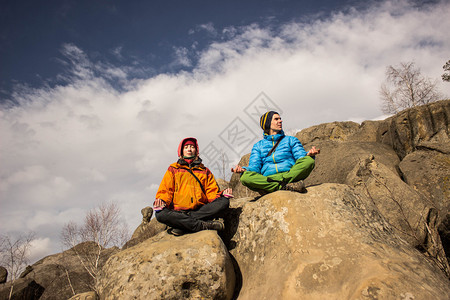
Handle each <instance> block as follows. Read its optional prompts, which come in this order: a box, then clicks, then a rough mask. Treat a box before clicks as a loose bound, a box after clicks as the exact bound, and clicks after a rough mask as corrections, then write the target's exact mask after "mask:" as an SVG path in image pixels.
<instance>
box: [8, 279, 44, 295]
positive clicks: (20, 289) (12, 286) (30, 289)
mask: <svg viewBox="0 0 450 300" xmlns="http://www.w3.org/2000/svg"><path fill="white" fill-rule="evenodd" d="M43 292H44V287H42V286H41V285H40V284H38V283H37V282H36V281H34V280H33V279H30V278H18V279H16V280H14V281H8V282H7V283H5V284H2V286H1V288H0V299H11V300H24V299H26V300H37V299H41V296H42V294H43Z"/></svg>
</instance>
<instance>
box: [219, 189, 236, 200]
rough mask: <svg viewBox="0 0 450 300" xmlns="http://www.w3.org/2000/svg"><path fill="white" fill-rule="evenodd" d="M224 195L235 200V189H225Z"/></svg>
mask: <svg viewBox="0 0 450 300" xmlns="http://www.w3.org/2000/svg"><path fill="white" fill-rule="evenodd" d="M222 195H223V196H224V197H227V198H233V197H234V196H233V189H231V188H227V189H224V190H223V192H222Z"/></svg>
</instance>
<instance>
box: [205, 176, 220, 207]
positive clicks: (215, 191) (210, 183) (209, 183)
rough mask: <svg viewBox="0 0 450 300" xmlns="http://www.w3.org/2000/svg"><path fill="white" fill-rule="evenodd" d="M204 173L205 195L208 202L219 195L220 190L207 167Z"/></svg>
mask: <svg viewBox="0 0 450 300" xmlns="http://www.w3.org/2000/svg"><path fill="white" fill-rule="evenodd" d="M206 174H207V177H206V184H205V191H206V197H207V198H208V202H213V201H214V200H216V199H217V198H218V197H219V196H220V190H219V186H218V185H217V182H216V179H215V178H214V175H213V173H211V171H210V170H209V169H208V168H206Z"/></svg>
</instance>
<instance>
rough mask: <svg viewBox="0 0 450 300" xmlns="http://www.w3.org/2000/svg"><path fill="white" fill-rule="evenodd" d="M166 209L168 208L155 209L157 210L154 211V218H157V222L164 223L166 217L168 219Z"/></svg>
mask: <svg viewBox="0 0 450 300" xmlns="http://www.w3.org/2000/svg"><path fill="white" fill-rule="evenodd" d="M167 210H168V209H167V208H165V209H163V210H160V211H157V212H156V213H155V217H156V220H158V222H159V223H163V224H165V223H166V222H167V219H168V213H167Z"/></svg>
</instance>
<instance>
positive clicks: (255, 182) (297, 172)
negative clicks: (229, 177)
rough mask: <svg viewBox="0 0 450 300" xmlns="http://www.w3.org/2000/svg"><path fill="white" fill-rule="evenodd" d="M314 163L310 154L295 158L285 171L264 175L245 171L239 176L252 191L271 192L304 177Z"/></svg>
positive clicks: (312, 167)
mask: <svg viewBox="0 0 450 300" xmlns="http://www.w3.org/2000/svg"><path fill="white" fill-rule="evenodd" d="M314 165H315V161H314V159H313V158H312V157H310V156H305V157H302V158H299V159H297V161H296V162H295V164H294V165H293V166H292V168H291V169H290V170H289V171H287V172H282V173H276V174H273V175H269V176H264V175H261V174H259V173H256V172H252V171H245V172H244V173H243V174H242V176H241V183H242V184H243V185H244V186H246V187H248V188H249V189H251V190H253V191H256V192H261V191H264V192H268V193H271V192H275V191H278V190H279V189H281V188H282V187H283V186H284V185H286V184H288V183H291V182H297V181H300V180H303V179H305V178H306V177H308V176H309V174H310V173H311V171H312V170H313V169H314ZM268 179H269V180H268Z"/></svg>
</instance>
